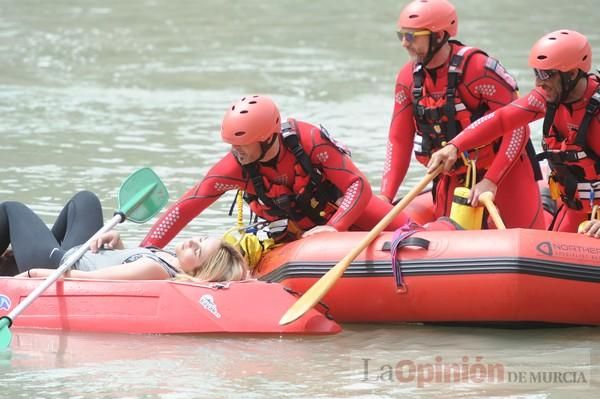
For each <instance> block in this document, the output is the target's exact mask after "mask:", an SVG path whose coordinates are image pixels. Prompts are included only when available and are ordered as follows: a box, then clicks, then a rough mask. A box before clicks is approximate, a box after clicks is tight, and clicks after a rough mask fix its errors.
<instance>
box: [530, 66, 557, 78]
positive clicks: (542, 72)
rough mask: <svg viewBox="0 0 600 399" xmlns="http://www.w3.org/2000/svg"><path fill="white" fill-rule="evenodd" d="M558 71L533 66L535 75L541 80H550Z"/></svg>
mask: <svg viewBox="0 0 600 399" xmlns="http://www.w3.org/2000/svg"><path fill="white" fill-rule="evenodd" d="M556 72H557V71H556V70H554V69H537V68H533V73H534V74H535V77H536V78H538V79H539V80H542V81H544V80H548V79H550V78H551V77H552V76H554V74H555V73H556Z"/></svg>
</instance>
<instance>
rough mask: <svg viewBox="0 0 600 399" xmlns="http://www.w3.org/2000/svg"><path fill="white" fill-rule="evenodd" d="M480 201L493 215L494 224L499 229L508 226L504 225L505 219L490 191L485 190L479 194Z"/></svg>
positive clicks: (504, 228)
mask: <svg viewBox="0 0 600 399" xmlns="http://www.w3.org/2000/svg"><path fill="white" fill-rule="evenodd" d="M479 202H481V203H483V205H485V207H486V209H487V211H488V213H489V214H490V216H491V217H492V220H493V221H494V224H495V225H496V228H497V229H498V230H506V226H505V225H504V221H503V220H502V218H501V217H500V212H498V208H496V205H495V204H494V201H493V200H492V193H491V192H489V191H486V192H483V193H481V194H480V195H479Z"/></svg>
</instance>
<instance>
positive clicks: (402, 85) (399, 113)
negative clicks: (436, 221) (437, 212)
mask: <svg viewBox="0 0 600 399" xmlns="http://www.w3.org/2000/svg"><path fill="white" fill-rule="evenodd" d="M412 69H413V68H412V63H409V64H407V65H405V66H404V67H403V68H402V70H400V72H399V73H398V76H397V78H396V89H395V97H394V98H395V101H394V111H393V114H392V122H391V123H390V130H389V134H388V143H387V149H386V155H385V162H384V165H383V175H382V179H381V194H383V195H385V196H386V197H387V198H389V199H390V200H392V199H394V197H395V196H396V192H397V191H398V187H400V185H401V184H402V181H403V180H404V177H405V176H406V172H407V171H408V167H409V166H410V160H411V156H412V152H413V142H414V139H415V124H414V118H413V107H412V100H411V98H412V96H411V87H412V85H411V82H412Z"/></svg>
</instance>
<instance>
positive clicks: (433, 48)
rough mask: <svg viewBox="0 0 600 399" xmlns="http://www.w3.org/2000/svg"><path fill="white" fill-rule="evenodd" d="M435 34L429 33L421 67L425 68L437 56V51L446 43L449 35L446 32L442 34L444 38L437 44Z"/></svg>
mask: <svg viewBox="0 0 600 399" xmlns="http://www.w3.org/2000/svg"><path fill="white" fill-rule="evenodd" d="M435 38H436V34H435V33H434V32H431V35H429V47H428V49H427V54H425V58H423V62H422V64H423V66H427V64H429V62H430V61H431V60H432V59H433V57H434V56H435V55H436V54H437V52H438V51H440V49H441V48H442V47H443V46H444V44H446V42H448V40H449V39H450V35H449V34H448V32H444V37H443V38H442V39H441V40H440V41H439V42H438V41H436V40H435Z"/></svg>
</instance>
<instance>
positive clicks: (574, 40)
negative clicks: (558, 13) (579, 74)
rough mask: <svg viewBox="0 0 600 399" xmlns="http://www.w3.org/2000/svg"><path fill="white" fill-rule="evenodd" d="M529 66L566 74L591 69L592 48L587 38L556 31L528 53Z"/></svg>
mask: <svg viewBox="0 0 600 399" xmlns="http://www.w3.org/2000/svg"><path fill="white" fill-rule="evenodd" d="M529 66H530V67H532V68H536V69H545V70H548V69H555V70H558V71H561V72H568V71H571V70H573V69H581V70H582V71H583V72H586V73H587V72H589V71H590V69H591V68H592V48H591V47H590V43H589V42H588V40H587V38H586V37H585V36H583V35H582V34H581V33H579V32H575V31H574V30H566V29H563V30H557V31H555V32H552V33H548V34H547V35H545V36H543V37H542V38H541V39H540V40H538V41H537V42H536V43H535V44H534V45H533V47H532V48H531V52H530V53H529Z"/></svg>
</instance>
